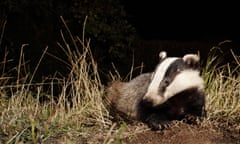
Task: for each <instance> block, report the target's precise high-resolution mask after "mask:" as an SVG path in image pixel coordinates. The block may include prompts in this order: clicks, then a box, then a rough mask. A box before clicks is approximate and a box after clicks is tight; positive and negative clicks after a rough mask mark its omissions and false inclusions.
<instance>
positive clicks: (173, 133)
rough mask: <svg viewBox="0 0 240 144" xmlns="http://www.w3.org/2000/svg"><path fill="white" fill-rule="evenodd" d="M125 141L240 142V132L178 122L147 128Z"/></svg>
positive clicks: (138, 143)
mask: <svg viewBox="0 0 240 144" xmlns="http://www.w3.org/2000/svg"><path fill="white" fill-rule="evenodd" d="M124 143H129V144H130V143H131V144H159V143H163V144H240V132H239V129H237V128H236V127H220V126H213V125H212V124H208V125H204V126H203V125H201V126H200V125H187V124H184V123H178V124H176V125H174V126H171V127H170V128H168V129H165V130H162V131H152V130H147V131H145V132H142V133H138V134H136V135H135V136H133V137H131V138H126V139H125V140H124Z"/></svg>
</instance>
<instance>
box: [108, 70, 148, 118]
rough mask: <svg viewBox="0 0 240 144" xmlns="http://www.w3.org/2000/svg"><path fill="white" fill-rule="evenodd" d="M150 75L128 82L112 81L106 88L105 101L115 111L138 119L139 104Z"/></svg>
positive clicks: (140, 76)
mask: <svg viewBox="0 0 240 144" xmlns="http://www.w3.org/2000/svg"><path fill="white" fill-rule="evenodd" d="M151 76H152V73H145V74H141V75H139V76H137V77H136V78H134V79H132V80H131V81H129V82H119V81H113V82H112V83H111V84H110V85H109V87H108V88H107V90H106V91H107V92H106V94H107V99H108V100H109V103H110V105H112V106H113V107H114V108H115V109H117V111H120V112H122V113H124V114H126V115H127V116H129V117H131V118H133V119H139V112H140V111H141V110H140V109H141V108H140V107H139V103H140V101H141V100H142V98H143V96H144V95H145V93H146V91H147V88H148V86H149V83H150V81H151Z"/></svg>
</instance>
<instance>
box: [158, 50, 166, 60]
mask: <svg viewBox="0 0 240 144" xmlns="http://www.w3.org/2000/svg"><path fill="white" fill-rule="evenodd" d="M165 57H167V52H165V51H161V52H160V53H159V58H160V60H161V59H164V58H165Z"/></svg>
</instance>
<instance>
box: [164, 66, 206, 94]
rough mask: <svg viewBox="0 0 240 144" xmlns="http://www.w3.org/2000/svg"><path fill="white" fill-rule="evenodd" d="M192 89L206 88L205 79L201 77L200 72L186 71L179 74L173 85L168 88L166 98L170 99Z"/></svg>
mask: <svg viewBox="0 0 240 144" xmlns="http://www.w3.org/2000/svg"><path fill="white" fill-rule="evenodd" d="M190 88H198V89H199V90H202V89H203V88H204V85H203V79H202V78H201V77H200V75H199V71H196V70H185V71H182V72H181V73H179V74H178V75H177V76H176V77H175V78H174V80H173V81H172V83H171V84H170V85H169V86H168V87H167V88H166V91H165V93H164V98H165V99H169V98H171V97H172V96H174V95H176V94H177V93H179V92H181V91H183V90H187V89H190Z"/></svg>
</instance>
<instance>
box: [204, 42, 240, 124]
mask: <svg viewBox="0 0 240 144" xmlns="http://www.w3.org/2000/svg"><path fill="white" fill-rule="evenodd" d="M226 42H228V41H226ZM221 44H222V43H220V44H219V45H218V46H217V47H213V51H214V50H215V49H216V48H219V47H220V46H221ZM231 52H232V55H233V57H234V58H235V61H236V63H237V66H235V67H232V66H231V65H230V64H228V63H227V64H225V65H219V62H220V61H221V57H220V56H219V57H218V56H217V55H215V53H214V52H213V53H210V56H209V59H208V61H207V64H206V66H205V67H204V69H203V72H202V74H203V77H204V80H205V85H206V109H207V113H208V118H209V119H215V120H216V119H217V120H223V121H232V122H234V121H235V120H236V121H239V115H240V92H239V88H240V75H239V73H240V64H239V57H238V56H237V55H235V54H234V52H233V51H231Z"/></svg>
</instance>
